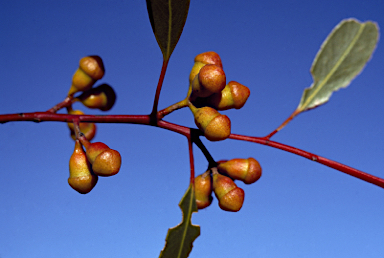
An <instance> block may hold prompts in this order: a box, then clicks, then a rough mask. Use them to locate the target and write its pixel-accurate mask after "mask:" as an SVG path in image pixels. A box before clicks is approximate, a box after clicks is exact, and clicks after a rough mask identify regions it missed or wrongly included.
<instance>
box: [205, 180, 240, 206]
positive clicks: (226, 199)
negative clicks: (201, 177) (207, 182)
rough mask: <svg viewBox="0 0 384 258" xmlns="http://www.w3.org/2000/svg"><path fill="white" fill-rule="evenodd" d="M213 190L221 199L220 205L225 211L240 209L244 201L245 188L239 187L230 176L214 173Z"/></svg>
mask: <svg viewBox="0 0 384 258" xmlns="http://www.w3.org/2000/svg"><path fill="white" fill-rule="evenodd" d="M212 177H213V179H212V181H213V191H214V192H215V195H216V197H217V199H218V200H219V206H220V208H221V209H222V210H225V211H234V212H236V211H239V210H240V209H241V207H242V206H243V202H244V190H243V189H241V188H239V187H237V185H236V184H235V182H233V180H232V179H231V178H229V177H226V176H223V175H221V174H219V173H214V174H213V176H212Z"/></svg>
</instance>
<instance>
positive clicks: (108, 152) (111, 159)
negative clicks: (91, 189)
mask: <svg viewBox="0 0 384 258" xmlns="http://www.w3.org/2000/svg"><path fill="white" fill-rule="evenodd" d="M82 143H83V145H84V147H85V149H86V155H87V158H88V161H89V162H90V163H91V164H92V170H93V172H94V173H95V174H96V175H98V176H113V175H116V174H117V173H118V172H119V170H120V167H121V155H120V153H119V152H118V151H116V150H112V149H111V148H109V147H108V146H107V145H106V144H104V143H102V142H94V143H90V142H88V141H84V140H82Z"/></svg>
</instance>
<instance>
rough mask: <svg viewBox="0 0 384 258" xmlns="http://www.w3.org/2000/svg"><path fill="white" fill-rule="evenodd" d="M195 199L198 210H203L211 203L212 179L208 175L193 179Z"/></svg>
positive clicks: (204, 174)
mask: <svg viewBox="0 0 384 258" xmlns="http://www.w3.org/2000/svg"><path fill="white" fill-rule="evenodd" d="M195 198H196V204H197V208H198V209H204V208H206V207H208V206H209V205H210V204H211V203H212V178H211V175H210V174H209V173H203V174H201V175H199V176H197V177H196V178H195Z"/></svg>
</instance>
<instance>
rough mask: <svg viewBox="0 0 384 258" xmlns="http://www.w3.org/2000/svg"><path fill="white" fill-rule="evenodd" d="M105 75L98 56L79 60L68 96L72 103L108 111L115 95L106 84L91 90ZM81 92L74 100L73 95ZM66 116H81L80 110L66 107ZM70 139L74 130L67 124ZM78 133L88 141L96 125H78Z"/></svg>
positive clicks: (101, 61) (71, 125)
mask: <svg viewBox="0 0 384 258" xmlns="http://www.w3.org/2000/svg"><path fill="white" fill-rule="evenodd" d="M104 73H105V69H104V64H103V60H102V59H101V58H100V57H99V56H86V57H83V58H82V59H81V60H80V65H79V68H78V69H77V70H76V72H75V74H74V75H73V78H72V85H71V88H70V90H69V92H68V96H70V97H71V98H72V103H74V102H76V101H79V102H81V103H82V104H83V105H84V106H86V107H88V108H92V109H100V110H101V111H108V110H110V109H111V108H112V107H113V105H114V104H115V101H116V93H115V91H114V90H113V88H112V87H111V86H110V85H108V84H101V85H99V86H97V87H95V88H92V87H93V85H94V84H95V82H96V81H97V80H100V79H101V78H102V77H103V76H104ZM77 92H82V93H81V95H79V96H78V97H76V98H73V95H74V94H75V93H77ZM67 109H68V114H70V115H83V114H84V113H83V112H82V111H81V110H73V109H72V106H70V107H68V108H67ZM68 126H69V129H70V132H71V137H72V138H73V139H74V140H75V139H76V136H75V130H74V126H73V124H72V123H68ZM80 131H81V132H82V133H83V134H84V135H85V137H86V138H87V139H88V140H89V141H90V140H92V139H93V137H94V136H95V134H96V125H95V124H94V123H80Z"/></svg>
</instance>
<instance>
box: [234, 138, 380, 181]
mask: <svg viewBox="0 0 384 258" xmlns="http://www.w3.org/2000/svg"><path fill="white" fill-rule="evenodd" d="M229 138H231V139H235V140H241V141H248V142H255V143H259V144H263V145H267V146H270V147H273V148H277V149H280V150H284V151H287V152H291V153H293V154H296V155H299V156H302V157H304V158H307V159H310V160H312V161H315V162H318V163H321V164H323V165H326V166H328V167H331V168H334V169H336V170H339V171H340V172H343V173H346V174H348V175H351V176H353V177H356V178H359V179H361V180H364V181H366V182H368V183H371V184H374V185H377V186H379V187H382V188H384V179H382V178H379V177H376V176H373V175H371V174H368V173H365V172H362V171H360V170H357V169H355V168H352V167H349V166H347V165H344V164H341V163H339V162H336V161H333V160H330V159H327V158H324V157H321V156H319V155H316V154H313V153H310V152H307V151H304V150H301V149H297V148H295V147H292V146H289V145H285V144H282V143H279V142H274V141H270V140H269V139H268V138H266V137H262V138H261V137H252V136H245V135H238V134H231V135H230V136H229Z"/></svg>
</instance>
